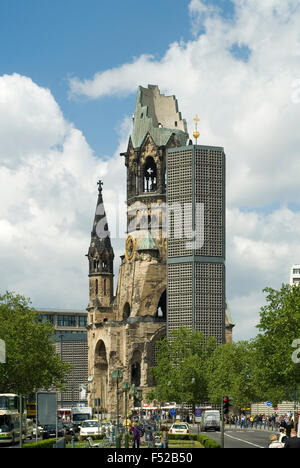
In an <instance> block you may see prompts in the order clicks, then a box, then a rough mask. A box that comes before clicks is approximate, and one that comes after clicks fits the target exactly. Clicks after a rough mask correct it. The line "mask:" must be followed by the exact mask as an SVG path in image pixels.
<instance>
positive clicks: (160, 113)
mask: <svg viewBox="0 0 300 468" xmlns="http://www.w3.org/2000/svg"><path fill="white" fill-rule="evenodd" d="M187 145H189V135H188V133H187V126H186V122H185V120H183V119H182V118H181V114H180V112H179V111H178V105H177V100H176V99H175V96H165V95H163V94H161V93H160V91H159V89H158V87H157V86H153V85H149V86H148V88H143V87H141V86H140V87H139V88H138V93H137V100H136V108H135V113H134V119H133V129H132V133H131V136H130V138H129V142H128V147H127V151H126V152H125V153H122V154H121V156H122V157H124V162H125V166H126V170H127V233H126V236H127V237H126V241H125V252H124V255H122V257H121V265H120V270H119V275H118V283H117V289H116V294H115V295H114V287H113V261H114V252H113V249H112V246H111V241H110V238H109V235H108V233H109V230H108V223H107V220H106V214H105V209H104V205H105V200H103V191H102V182H101V181H99V189H98V192H99V193H98V201H97V208H96V213H95V219H94V224H93V229H92V233H91V243H90V248H89V251H88V255H87V257H88V261H89V281H90V294H89V296H90V300H89V305H88V347H89V376H90V381H91V382H92V383H91V386H90V389H89V390H90V404H91V405H93V401H94V399H95V398H100V400H101V410H102V411H103V412H104V413H111V414H116V390H117V389H116V385H117V383H116V381H115V380H113V378H112V373H113V371H114V370H116V369H120V370H121V371H122V373H123V381H127V382H129V383H130V385H132V384H135V386H136V388H138V389H139V390H141V391H142V394H143V399H144V400H145V397H146V394H147V393H148V391H149V390H150V389H151V388H152V387H153V386H154V382H153V378H152V376H151V374H150V368H151V367H152V366H153V365H154V364H155V352H156V343H157V341H158V340H160V339H161V338H163V337H164V336H166V333H167V326H166V325H167V294H166V289H167V241H166V203H167V200H166V194H167V180H166V170H167V154H168V152H170V151H171V152H172V151H173V150H175V149H176V148H183V147H186V146H187ZM104 193H105V190H104ZM104 198H105V197H104ZM103 201H104V203H103ZM120 384H121V383H120V382H119V385H120ZM123 403H124V400H123V398H120V409H121V412H122V411H123V412H124V407H123Z"/></svg>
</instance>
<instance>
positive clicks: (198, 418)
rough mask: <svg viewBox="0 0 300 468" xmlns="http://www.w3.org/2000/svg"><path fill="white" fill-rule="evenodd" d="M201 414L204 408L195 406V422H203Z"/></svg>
mask: <svg viewBox="0 0 300 468" xmlns="http://www.w3.org/2000/svg"><path fill="white" fill-rule="evenodd" d="M201 414H202V409H201V408H195V422H196V423H198V422H201Z"/></svg>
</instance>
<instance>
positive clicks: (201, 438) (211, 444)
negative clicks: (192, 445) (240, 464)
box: [168, 434, 221, 448]
mask: <svg viewBox="0 0 300 468" xmlns="http://www.w3.org/2000/svg"><path fill="white" fill-rule="evenodd" d="M168 439H169V440H197V441H198V442H200V444H201V445H203V447H204V448H221V447H220V445H219V444H217V442H215V441H214V440H212V439H210V438H209V437H207V436H205V435H197V434H168Z"/></svg>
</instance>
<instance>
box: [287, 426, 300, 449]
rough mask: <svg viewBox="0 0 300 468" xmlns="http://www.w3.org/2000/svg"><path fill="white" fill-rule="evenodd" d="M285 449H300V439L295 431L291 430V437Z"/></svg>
mask: <svg viewBox="0 0 300 468" xmlns="http://www.w3.org/2000/svg"><path fill="white" fill-rule="evenodd" d="M284 448H300V437H297V432H296V431H295V429H292V430H291V437H289V438H288V439H287V440H286V442H285V445H284Z"/></svg>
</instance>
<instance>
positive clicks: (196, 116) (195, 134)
mask: <svg viewBox="0 0 300 468" xmlns="http://www.w3.org/2000/svg"><path fill="white" fill-rule="evenodd" d="M199 121H200V119H199V117H198V114H196V115H195V117H194V122H195V131H194V132H193V137H194V138H195V139H196V144H197V140H198V138H199V136H200V133H199V131H198V122H199Z"/></svg>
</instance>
